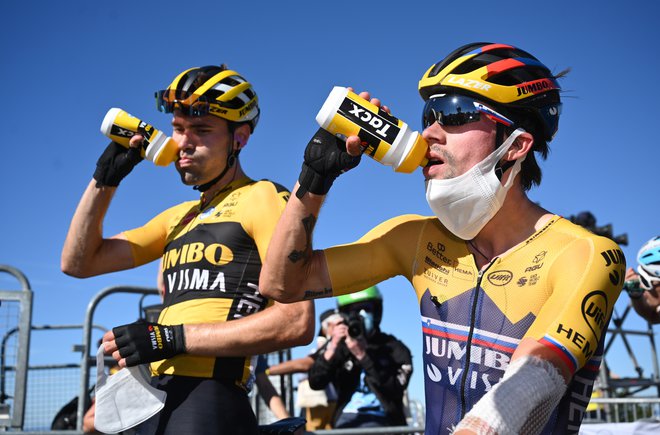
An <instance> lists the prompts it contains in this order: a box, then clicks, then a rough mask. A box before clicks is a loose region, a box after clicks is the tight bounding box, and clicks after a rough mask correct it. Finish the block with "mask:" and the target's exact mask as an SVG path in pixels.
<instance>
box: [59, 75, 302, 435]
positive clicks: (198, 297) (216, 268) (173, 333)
mask: <svg viewBox="0 0 660 435" xmlns="http://www.w3.org/2000/svg"><path fill="white" fill-rule="evenodd" d="M156 101H157V107H158V109H159V110H161V111H164V112H166V113H171V114H172V126H173V134H172V138H173V139H174V140H175V141H176V142H177V144H178V160H177V161H176V162H175V165H176V169H177V171H178V172H179V174H180V176H181V180H182V182H183V183H184V184H186V185H190V186H194V187H195V188H196V189H198V190H199V191H200V192H201V195H200V197H199V199H197V200H192V201H188V202H184V203H182V204H179V205H174V206H172V207H169V208H168V209H167V210H165V211H164V212H162V213H160V214H159V215H157V216H156V217H154V218H153V219H152V220H150V221H149V222H147V223H146V224H145V225H143V226H140V227H138V228H135V229H132V230H128V231H123V232H121V233H119V234H117V235H115V236H113V237H105V236H104V235H103V232H102V231H103V230H102V227H103V225H102V224H103V222H104V220H105V213H106V210H107V209H108V207H109V205H110V202H111V199H112V197H113V196H114V193H115V191H116V190H117V186H118V185H119V182H120V181H121V180H122V179H123V177H125V176H126V175H127V174H128V173H130V172H131V170H132V169H133V167H134V166H135V165H136V164H137V163H139V161H140V160H141V158H140V153H139V150H138V148H137V146H138V145H139V144H140V141H141V139H142V137H141V136H134V137H133V138H132V139H131V147H130V148H128V149H126V148H124V147H122V146H120V145H117V144H115V143H111V144H110V145H109V146H108V147H107V149H106V151H105V152H104V153H103V155H102V157H101V158H100V159H99V161H98V163H97V169H96V172H95V173H94V179H93V180H92V181H91V182H90V183H89V185H88V186H87V189H86V191H85V192H84V194H83V196H82V199H81V200H80V203H79V205H78V208H77V209H76V212H75V214H74V216H73V220H72V222H71V226H70V229H69V233H68V235H67V238H66V241H65V244H64V248H63V251H62V270H63V271H64V272H65V273H67V274H69V275H72V276H76V277H89V276H95V275H99V274H104V273H109V272H115V271H118V270H124V269H129V268H133V267H138V266H140V265H143V264H146V263H149V262H152V261H154V260H157V259H161V270H162V282H163V284H164V300H163V305H164V308H163V310H162V311H161V313H160V316H159V319H158V322H157V323H153V322H144V323H133V324H128V325H122V326H118V327H116V328H114V329H113V330H112V331H110V332H108V333H107V334H106V335H105V336H104V346H105V350H106V351H107V352H110V353H112V354H113V356H114V357H115V359H117V360H118V361H119V364H120V365H121V366H135V365H138V364H143V363H151V372H152V376H153V377H152V384H153V386H155V387H156V388H158V389H160V390H163V391H166V392H167V399H166V401H165V406H164V408H163V409H162V411H161V412H159V413H158V414H156V415H155V416H154V417H153V418H151V419H149V420H148V421H146V422H145V423H144V424H142V425H141V427H140V429H139V431H140V433H143V434H161V433H163V434H183V433H205V434H231V435H234V434H256V433H257V430H258V429H257V421H256V419H255V416H254V414H253V412H252V409H251V406H250V402H249V400H248V395H247V393H248V390H249V388H250V387H251V383H252V373H251V367H253V366H254V365H255V364H253V361H251V359H252V358H253V357H252V355H257V354H262V353H268V352H271V351H275V350H278V349H282V348H287V347H291V346H297V345H302V344H306V343H309V342H310V341H311V340H312V339H313V335H314V331H313V328H314V317H313V316H314V314H313V307H312V305H311V303H310V302H306V303H304V304H302V305H298V306H289V305H284V304H279V303H273V302H272V301H269V300H268V299H266V298H265V297H263V296H262V295H261V294H260V293H259V291H258V284H259V271H260V268H261V264H262V261H263V260H264V258H265V253H266V247H267V246H268V243H269V240H270V237H271V234H272V231H273V229H274V227H275V223H276V222H277V219H278V218H279V216H280V213H281V212H282V210H283V208H284V205H285V203H286V200H287V198H288V196H289V192H288V191H287V190H286V189H285V188H283V187H282V186H280V185H279V184H277V183H274V182H271V181H268V180H262V181H255V180H254V179H252V178H250V177H248V176H247V175H246V173H245V172H244V170H243V167H242V166H241V163H240V161H239V158H238V155H239V152H240V151H241V149H242V148H243V147H245V146H246V145H247V143H248V140H249V139H250V137H251V134H252V133H253V131H254V129H255V127H256V125H257V121H258V118H259V107H258V102H257V101H258V100H257V95H256V93H255V92H254V90H253V88H252V85H251V84H250V83H249V82H248V81H246V80H245V79H244V78H243V77H242V76H240V75H239V74H238V73H237V72H235V71H232V70H229V69H227V68H226V67H225V66H224V65H223V66H205V67H200V68H192V69H188V70H186V71H184V72H183V73H181V74H179V75H178V76H177V77H176V78H175V79H174V81H173V82H172V83H171V84H170V86H169V87H167V89H165V90H163V91H159V92H157V93H156ZM145 194H147V192H145ZM152 339H153V341H152ZM255 358H256V357H255ZM255 361H256V359H255ZM100 411H101V410H100V409H97V413H98V412H100Z"/></svg>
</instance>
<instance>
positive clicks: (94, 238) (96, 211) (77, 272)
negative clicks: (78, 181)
mask: <svg viewBox="0 0 660 435" xmlns="http://www.w3.org/2000/svg"><path fill="white" fill-rule="evenodd" d="M115 190H116V188H114V187H105V186H104V187H100V188H97V187H96V181H94V180H92V181H91V182H90V183H89V185H88V186H87V189H86V190H85V193H84V194H83V196H82V198H81V200H80V203H79V204H78V207H77V208H76V211H75V213H74V215H73V218H72V220H71V225H70V226H69V232H68V233H67V236H66V239H65V241H64V247H63V248H62V258H61V268H62V271H63V272H64V273H66V274H67V275H71V276H75V277H78V278H86V277H89V276H95V275H99V274H102V273H108V272H114V271H117V270H124V269H128V268H130V267H133V265H134V264H133V255H132V253H131V248H130V246H129V244H128V242H127V241H126V239H125V238H124V236H123V235H122V234H118V235H116V236H114V237H111V238H108V239H104V238H103V219H104V218H105V214H106V212H107V210H108V207H109V206H110V201H111V200H112V197H113V196H114V193H115Z"/></svg>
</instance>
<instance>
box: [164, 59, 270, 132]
mask: <svg viewBox="0 0 660 435" xmlns="http://www.w3.org/2000/svg"><path fill="white" fill-rule="evenodd" d="M156 105H157V107H158V110H160V111H161V112H165V113H172V112H173V111H174V110H181V111H182V112H183V113H185V114H186V115H189V116H203V115H207V114H211V115H215V116H218V117H220V118H223V119H226V120H228V121H230V122H233V123H248V124H249V126H250V131H254V128H255V127H256V126H257V122H258V121H259V105H258V98H257V94H256V93H255V92H254V89H253V88H252V85H251V84H250V82H248V81H247V80H245V79H244V78H243V77H242V76H241V75H239V74H238V73H237V72H236V71H232V70H230V69H228V68H227V66H226V65H220V66H214V65H212V66H203V67H195V68H190V69H187V70H185V71H183V72H182V73H181V74H179V75H178V76H176V78H175V79H174V80H173V81H172V83H171V84H170V85H169V86H168V87H167V89H165V90H162V91H158V92H156Z"/></svg>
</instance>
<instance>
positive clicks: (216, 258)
mask: <svg viewBox="0 0 660 435" xmlns="http://www.w3.org/2000/svg"><path fill="white" fill-rule="evenodd" d="M288 197H289V192H288V191H287V190H286V189H285V188H283V187H282V186H280V185H278V184H276V183H273V182H270V181H254V180H251V179H249V178H242V179H239V180H235V181H233V182H232V183H231V184H229V185H228V186H226V187H225V188H224V189H223V190H221V191H220V192H218V194H217V195H216V196H215V198H213V199H212V200H211V202H210V203H209V204H208V205H206V206H205V207H204V208H200V202H198V201H190V202H185V203H183V204H179V205H177V206H174V207H172V208H170V209H168V210H166V211H164V212H163V213H161V214H159V215H158V216H156V217H155V218H154V219H152V220H151V221H149V222H148V223H147V224H146V225H144V226H143V227H141V228H136V229H134V230H131V231H127V232H125V233H124V234H125V236H126V238H127V239H128V241H129V242H130V244H131V249H132V252H133V258H134V260H135V266H139V265H142V264H145V263H148V262H150V261H153V260H155V259H157V258H159V257H162V259H161V264H162V274H163V282H164V284H165V294H164V308H163V310H162V311H161V314H160V317H159V320H158V321H159V323H162V324H164V325H175V324H182V323H184V324H185V323H209V322H226V321H231V320H234V319H238V318H241V317H243V316H247V315H250V314H253V313H256V312H258V311H261V310H262V309H264V308H265V307H266V306H267V305H268V300H267V299H266V298H264V297H263V296H261V294H260V293H259V290H258V284H259V273H260V271H261V265H262V262H263V260H264V257H265V255H266V249H267V247H268V243H269V242H270V238H271V235H272V233H273V230H274V228H275V224H276V223H277V221H278V219H279V217H280V214H281V213H282V210H283V209H284V206H285V205H286V201H287V199H288ZM151 368H152V373H153V374H154V375H159V374H173V375H181V376H195V377H204V378H216V379H224V380H229V381H231V382H236V383H238V384H240V385H243V386H245V385H246V383H247V382H248V379H249V376H250V357H249V356H246V357H218V358H216V357H207V356H195V355H187V354H182V355H177V356H175V357H174V358H171V359H167V360H163V361H158V362H155V363H152V365H151Z"/></svg>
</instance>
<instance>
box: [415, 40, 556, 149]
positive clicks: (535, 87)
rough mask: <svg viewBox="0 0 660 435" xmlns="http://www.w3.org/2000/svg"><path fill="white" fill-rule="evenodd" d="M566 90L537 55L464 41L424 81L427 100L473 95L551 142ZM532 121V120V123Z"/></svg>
mask: <svg viewBox="0 0 660 435" xmlns="http://www.w3.org/2000/svg"><path fill="white" fill-rule="evenodd" d="M560 91H561V88H560V86H559V83H558V82H557V77H556V76H555V75H553V74H552V73H551V72H550V70H549V68H548V67H546V66H545V65H544V64H543V63H541V62H540V61H539V60H538V59H537V58H535V57H534V56H532V55H531V54H529V53H527V52H526V51H523V50H521V49H519V48H516V47H514V46H512V45H506V44H494V43H488V42H477V43H472V44H468V45H464V46H462V47H460V48H458V49H456V50H454V51H453V52H452V53H451V54H449V55H448V56H447V57H445V58H444V59H443V60H441V61H440V62H438V63H436V64H434V65H432V66H431V67H430V68H429V69H428V71H426V73H425V74H424V76H423V77H422V79H421V80H420V81H419V93H420V95H421V96H422V98H423V99H424V100H425V101H426V100H428V99H429V98H431V97H432V96H434V95H438V94H461V95H468V96H471V97H473V98H476V99H477V100H479V101H481V102H483V103H485V104H491V105H493V106H494V109H496V110H501V111H502V112H503V114H504V115H510V116H511V118H512V119H513V120H514V121H515V120H519V119H521V118H529V119H527V122H522V126H523V127H524V128H526V129H531V130H535V131H531V132H532V133H533V134H539V135H541V136H542V137H540V138H539V139H542V140H543V141H547V142H549V141H551V140H552V138H553V136H554V135H555V133H556V132H557V128H558V125H559V115H560V113H561V100H560V97H559V93H560ZM530 121H531V124H532V125H530Z"/></svg>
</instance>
